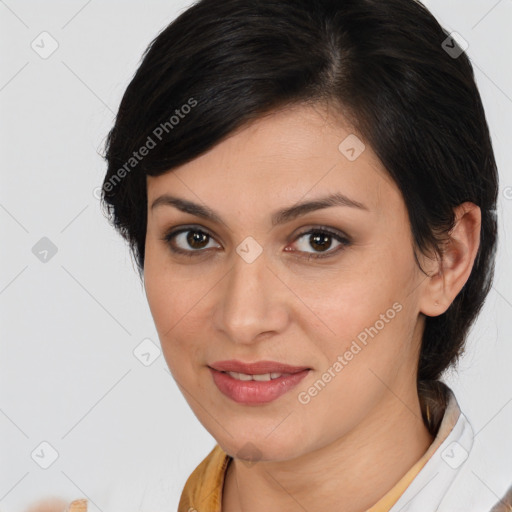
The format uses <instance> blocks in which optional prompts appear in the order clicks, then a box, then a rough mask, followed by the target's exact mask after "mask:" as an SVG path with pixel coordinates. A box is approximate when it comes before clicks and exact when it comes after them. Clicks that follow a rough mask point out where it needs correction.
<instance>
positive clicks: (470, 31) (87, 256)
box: [0, 0, 512, 512]
mask: <svg viewBox="0 0 512 512" xmlns="http://www.w3.org/2000/svg"><path fill="white" fill-rule="evenodd" d="M187 5H189V3H188V2H181V1H177V0H167V1H163V0H158V1H152V2H150V3H149V2H142V1H139V2H134V1H131V2H128V1H126V0H125V1H123V2H122V1H120V0H106V1H105V0H104V1H102V2H100V1H99V0H89V1H77V0H73V1H69V0H67V1H63V0H62V1H60V2H59V1H56V0H47V1H45V2H37V1H35V0H30V1H29V0H26V1H22V0H5V1H3V0H0V38H1V39H0V44H1V48H2V60H1V64H0V109H1V110H0V119H1V121H0V130H1V133H0V141H1V142H0V148H1V160H0V169H1V174H0V227H1V232H0V235H1V238H0V244H1V247H2V249H1V250H0V257H1V266H0V311H1V313H0V315H1V316H0V322H1V323H0V327H1V338H0V339H1V354H0V379H1V381H0V448H1V452H0V511H1V512H17V511H22V510H24V509H25V508H26V507H27V506H28V505H29V504H30V503H32V502H33V501H35V500H36V499H38V498H42V497H45V496H52V495H53V496H60V497H63V498H65V499H68V500H71V499H76V498H80V497H87V498H88V499H89V500H90V508H89V510H91V511H93V512H96V511H97V510H100V511H105V512H106V511H109V512H110V511H113V510H119V511H121V510H124V512H129V511H131V510H144V511H148V512H149V511H153V512H155V511H157V510H169V511H171V510H176V508H177V504H178V500H179V496H180V493H181V490H182V488H183V485H184V484H185V480H186V478H187V477H188V476H189V474H190V473H191V472H192V470H193V469H194V468H195V467H196V466H197V464H198V463H199V462H200V461H201V460H202V459H203V458H204V457H205V456H206V454H207V453H208V452H209V451H210V450H211V448H212V447H213V446H214V444H215V440H214V439H213V438H212V437H211V436H210V435H209V434H208V433H207V432H206V430H205V429H204V428H203V427H202V426H201V425H200V424H199V422H198V421H197V419H196V418H195V416H194V415H193V414H192V412H191V411H190V409H189V407H188V404H187V403H186V402H185V399H184V398H183V397H182V395H181V393H180V391H179V389H178V388H177V386H176V384H175V382H174V380H173V379H172V377H171V376H170V374H169V372H168V370H167V367H166V365H165V361H164V360H163V357H162V356H160V357H159V358H157V359H156V360H155V362H154V363H153V364H151V365H150V366H147V367H146V366H144V365H143V364H142V363H141V362H140V361H139V360H138V359H137V358H136V357H135V356H134V355H133V350H134V349H135V347H137V345H139V343H141V341H142V340H143V339H145V338H150V339H151V340H153V341H154V342H155V343H156V344H157V345H158V344H159V342H158V338H157V334H156V330H155V327H154V325H153V321H152V318H151V315H150V312H149V308H148V306H147V303H146V299H145V295H144V290H143V288H142V286H141V284H140V282H139V280H138V277H137V275H136V272H135V268H134V266H133V265H132V262H131V259H130V256H129V253H128V248H127V247H126V246H125V244H124V242H123V241H122V240H121V238H120V236H119V235H118V234H117V233H115V232H114V230H113V229H112V228H111V227H110V226H109V224H108V222H107V221H106V219H105V218H104V217H103V216H102V213H101V211H100V209H99V201H98V200H97V199H96V198H95V195H94V190H95V189H96V188H97V187H99V186H100V185H101V184H102V179H103V176H104V173H105V164H104V161H103V160H102V158H101V157H100V155H99V153H100V152H101V150H102V149H103V142H104V138H105V136H106V134H107V132H108V130H109V129H110V127H111V126H112V122H113V119H114V113H115V112H116V109H117V107H118V104H119V101H120V99H121V96H122V94H123V92H124V89H125V88H126V86H127V85H128V82H129V80H130V78H131V77H132V76H133V73H134V72H135V70H136V68H137V66H138V64H139V59H140V57H141V55H142V52H143V51H144V49H145V48H146V46H147V44H148V43H149V42H150V41H151V40H152V39H153V37H154V36H156V34H157V33H158V32H159V31H160V30H161V29H163V28H164V27H165V26H166V25H167V24H168V23H169V22H170V21H171V20H172V19H174V18H175V17H176V15H177V14H178V13H180V12H182V10H184V9H185V8H186V6H187ZM426 5H427V7H429V8H430V9H431V10H432V12H433V14H434V15H435V16H436V17H437V18H438V20H439V21H440V23H441V24H442V25H443V26H444V27H445V28H446V29H447V30H450V31H452V30H455V31H457V32H459V33H460V34H461V35H462V36H463V37H464V38H465V39H466V40H467V41H468V43H469V48H468V50H467V53H468V55H469V57H470V58H471V60H472V62H473V66H474V70H475V75H476V79H477V83H478V86H479V89H480V91H481V94H482V98H483V102H484V106H485V109H486V113H487V118H488V122H489V125H490V129H491V134H492V139H493V143H494V149H495V154H496V158H497V162H498V166H499V171H500V180H501V183H500V198H499V205H498V216H499V222H500V245H499V253H498V261H497V268H496V279H495V284H494V287H493V289H492V291H491V292H490V295H489V297H488V300H487V302H486V305H485V308H484V311H483V313H482V315H481V317H480V318H479V320H478V322H477V324H476V325H475V327H474V329H473V330H472V332H471V335H470V338H469V343H468V351H467V354H466V356H465V357H464V359H463V360H462V362H461V364H460V365H459V369H458V371H457V372H451V373H450V374H449V375H448V376H447V383H448V384H449V385H450V386H451V387H452V389H453V390H454V391H455V394H456V396H457V398H458V401H459V404H460V406H461V408H462V410H463V411H464V413H465V414H466V416H467V417H468V418H469V420H470V422H471V423H472V425H473V427H474V430H475V432H477V435H478V437H479V440H480V441H481V442H483V443H486V445H488V450H489V453H491V454H493V455H492V457H493V458H495V461H496V465H497V467H499V466H500V464H501V465H503V466H508V465H510V460H511V459H512V457H511V456H512V440H511V438H510V432H511V431H512V429H511V426H512V372H511V361H512V340H511V333H512V321H511V319H512V270H511V266H510V261H511V259H510V255H511V252H512V247H511V240H510V238H509V237H508V235H507V234H508V233H510V227H511V223H512V188H511V187H512V172H511V163H512V144H511V139H510V137H511V133H512V122H511V117H512V72H511V65H510V62H511V57H510V54H511V50H512V31H511V29H510V27H511V26H512V2H511V1H510V0H501V1H495V0H492V1H490V0H489V1H484V0H480V1H475V0H471V1H468V0H459V1H451V2H447V1H446V0H435V1H433V0H432V1H428V2H426ZM43 31H47V32H48V33H49V34H51V37H52V38H54V39H55V40H56V41H57V42H58V45H59V46H58V48H57V50H56V51H55V52H54V53H53V54H52V55H51V56H49V57H48V58H47V59H43V58H41V57H40V56H39V55H38V53H36V51H34V50H33V49H32V48H31V43H32V41H34V40H35V41H36V43H38V41H40V37H39V34H41V32H43ZM38 44H39V45H40V46H41V43H40V42H39V43H38ZM49 44H50V40H49V39H47V40H46V43H45V48H47V49H48V48H50V46H49ZM440 44H441V41H440ZM507 187H508V188H507ZM42 237H47V238H49V239H50V240H51V241H52V243H53V244H54V245H55V246H56V248H57V253H56V254H55V255H54V256H53V257H52V258H50V259H49V261H47V262H46V263H43V262H41V261H40V260H39V259H38V258H37V257H36V256H35V255H34V254H33V252H32V248H33V246H34V245H35V244H36V243H37V242H38V241H39V240H40V239H41V238H42ZM43 441H46V442H48V443H50V445H51V446H52V447H53V448H54V449H55V450H56V451H57V452H58V458H57V460H56V461H55V462H54V463H53V464H52V465H51V466H50V467H49V468H48V469H42V468H41V467H40V466H39V465H38V464H37V463H36V462H35V460H34V459H33V458H32V457H31V454H32V452H33V451H34V450H36V453H39V455H40V457H39V460H40V461H41V460H43V459H44V458H45V457H49V454H50V450H49V449H48V448H46V449H45V448H44V447H43V452H44V456H42V455H41V454H42V453H43V452H41V448H40V443H41V442H43ZM36 458H37V457H36ZM475 482H477V485H478V481H477V480H475ZM491 487H492V485H491ZM482 492H492V489H489V488H487V487H486V486H484V484H483V483H482Z"/></svg>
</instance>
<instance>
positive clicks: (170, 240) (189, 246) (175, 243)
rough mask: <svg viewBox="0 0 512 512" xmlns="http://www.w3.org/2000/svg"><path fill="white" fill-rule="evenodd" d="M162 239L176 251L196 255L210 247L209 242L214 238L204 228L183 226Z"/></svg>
mask: <svg viewBox="0 0 512 512" xmlns="http://www.w3.org/2000/svg"><path fill="white" fill-rule="evenodd" d="M162 240H164V241H165V242H166V243H167V244H168V245H169V247H170V248H171V251H173V252H175V253H178V254H184V255H187V256H196V255H199V254H200V253H202V252H204V250H205V249H208V248H210V247H209V246H208V244H209V242H211V241H213V238H212V237H211V235H210V234H208V233H206V232H205V231H203V230H202V229H198V228H182V229H178V230H175V231H171V232H170V233H167V234H166V235H165V236H164V237H163V238H162Z"/></svg>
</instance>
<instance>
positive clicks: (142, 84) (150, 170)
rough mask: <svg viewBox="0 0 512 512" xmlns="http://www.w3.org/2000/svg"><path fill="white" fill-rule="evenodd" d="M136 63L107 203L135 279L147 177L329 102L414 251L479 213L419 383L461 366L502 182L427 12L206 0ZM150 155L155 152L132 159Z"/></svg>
mask: <svg viewBox="0 0 512 512" xmlns="http://www.w3.org/2000/svg"><path fill="white" fill-rule="evenodd" d="M450 49H451V50H450ZM454 52H455V53H454ZM141 60H142V62H141V64H140V67H139V68H138V69H137V71H136V73H135V75H134V76H133V78H132V80H131V82H130V84H129V85H128V87H127V89H126V92H125V93H124V96H123V98H122V101H121V103H120V107H119V111H118V114H117V117H116V120H115V124H114V126H113V128H112V130H111V131H110V133H109V134H108V137H107V140H106V144H105V158H106V161H107V163H108V170H107V174H106V177H105V180H104V183H103V190H102V203H103V205H104V206H106V208H107V210H108V214H109V219H110V221H111V222H112V223H113V225H114V226H115V228H116V229H117V230H118V231H119V232H120V233H121V234H122V236H123V237H124V238H125V239H126V240H127V241H128V242H129V245H130V248H131V251H132V255H133V256H134V257H135V260H136V262H137V266H138V269H139V273H140V275H141V277H142V275H143V267H144V244H145V234H146V223H147V212H146V208H147V191H146V174H147V175H151V176H157V175H160V174H163V173H165V172H168V171H170V170H172V169H173V168H175V167H177V166H179V165H181V164H184V163H186V162H188V161H190V160H192V159H194V158H196V157H198V156H199V155H201V154H202V153H204V152H205V151H207V150H208V149H210V148H212V147H213V146H214V145H216V144H218V143H219V142H220V141H222V140H223V139H224V138H225V137H226V136H228V135H229V134H231V133H232V132H233V131H234V130H235V129H237V128H239V127H241V126H243V125H244V124H245V123H247V122H248V121H250V120H253V119H257V118H259V117H261V116H262V115H263V114H265V113H268V112H271V111H272V110H274V109H277V108H280V107H284V106H287V105H292V104H297V103H307V104H315V103H318V102H324V101H325V102H329V103H332V104H333V105H337V106H338V107H340V108H341V110H340V111H342V112H343V113H344V115H345V116H346V117H347V119H348V120H349V121H350V122H351V124H352V126H353V127H354V130H355V132H357V133H358V134H360V136H361V138H362V139H363V140H364V141H365V142H367V143H368V144H369V145H370V146H371V147H372V149H373V150H374V152H375V153H376V155H377V156H378V157H379V159H380V160H381V162H382V163H383V165H384V167H385V168H386V170H387V172H388V173H389V175H390V176H391V178H392V179H393V180H394V181H395V182H396V184H397V185H398V187H399V188H400V190H401V192H402V194H403V198H404V201H405V204H406V207H407V210H408V214H409V219H410V223H411V230H412V234H413V238H414V243H415V246H416V247H417V248H418V249H419V250H421V251H427V250H428V249H429V248H434V250H435V252H436V253H437V254H438V255H441V252H440V251H441V245H440V244H441V241H442V239H443V236H445V235H446V234H448V233H449V231H450V230H451V229H452V227H453V225H454V211H453V209H454V207H456V206H458V205H459V204H461V203H463V202H465V201H471V202H473V203H475V204H476V205H478V206H479V207H480V208H481V212H482V226H481V232H480V238H481V239H480V246H479V249H478V253H477V256H476V260H475V262H474V266H473V269H472V272H471V275H470V277H469V279H468V281H467V282H466V283H465V285H464V287H463V288H462V290H461V291H460V293H459V294H458V295H457V297H456V298H455V299H454V301H453V302H452V304H451V305H450V307H449V308H448V310H447V311H446V312H445V313H444V314H441V315H439V316H436V317H427V318H426V325H425V331H424V333H423V338H422V347H421V354H420V359H419V366H418V381H431V380H436V379H438V378H439V377H440V375H441V374H442V372H443V371H444V370H445V369H446V368H447V367H448V366H449V365H450V364H453V363H455V362H456V360H457V359H458V357H459V356H460V355H461V354H462V352H463V349H464V344H465V339H466V337H467V333H468V331H469V328H470V326H471V325H472V323H473V322H474V320H475V318H476V316H477V315H478V313H479V311H480V309H481V307H482V305H483V303H484V300H485V297H486V296H487V294H488V292H489V290H490V287H491V285H492V280H493V275H494V259H495V251H496V243H497V219H496V214H495V211H496V201H497V194H498V175H497V169H496V162H495V159H494V154H493V149H492V145H491V140H490V135H489V129H488V126H487V122H486V118H485V113H484V109H483V105H482V101H481V98H480V95H479V92H478V89H477V86H476V83H475V79H474V75H473V69H472V66H471V63H470V61H469V58H468V57H467V55H466V53H465V52H463V51H462V48H461V47H460V45H459V42H458V41H457V40H456V39H454V38H451V36H450V34H449V33H448V32H447V31H445V30H444V29H443V28H442V27H441V26H440V24H439V23H438V22H437V21H436V19H435V18H434V17H433V16H432V14H431V13H430V12H429V11H428V10H427V9H426V8H425V6H423V5H422V4H421V3H420V2H418V1H415V0H279V1H276V0H200V1H198V2H197V3H195V4H194V5H192V6H191V7H190V8H189V9H187V10H186V11H184V12H183V13H181V14H180V15H179V16H178V17H177V18H176V19H175V20H174V21H173V22H172V23H171V24H170V25H169V26H167V28H165V29H164V30H163V31H162V32H161V33H160V34H158V36H157V37H156V38H155V39H154V40H153V41H152V42H151V43H150V45H149V46H148V48H147V50H146V52H145V53H144V55H143V58H142V59H141ZM150 141H152V143H153V144H151V142H150ZM144 146H146V147H149V146H152V148H151V149H150V150H149V151H146V152H145V153H147V154H146V156H143V157H141V156H140V155H138V156H139V157H140V158H135V157H134V156H133V155H134V152H138V151H139V148H142V147H144ZM131 159H133V160H131ZM128 162H130V164H129V165H127V163H128ZM131 164H133V165H131ZM122 169H124V172H122V171H121V170H122ZM205 172H207V171H206V170H205ZM120 174H121V175H122V179H119V178H120ZM116 177H117V179H116ZM415 255H416V253H415Z"/></svg>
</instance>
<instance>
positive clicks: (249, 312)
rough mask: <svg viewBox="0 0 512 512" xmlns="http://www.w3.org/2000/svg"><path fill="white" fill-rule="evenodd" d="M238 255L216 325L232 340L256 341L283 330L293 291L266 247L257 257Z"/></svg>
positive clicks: (224, 288)
mask: <svg viewBox="0 0 512 512" xmlns="http://www.w3.org/2000/svg"><path fill="white" fill-rule="evenodd" d="M249 261H250V260H248V261H246V260H245V259H244V258H243V257H240V256H238V255H236V257H235V258H234V264H233V267H232V268H231V270H230V271H229V272H228V274H227V276H226V277H225V279H224V285H223V286H222V287H220V288H219V289H218V290H217V291H218V293H219V296H218V301H217V307H216V311H215V314H214V323H215V327H216V328H217V329H218V330H219V331H221V332H223V333H224V334H225V335H226V336H227V337H228V338H229V339H230V340H231V341H233V342H235V343H240V344H251V343H255V342H257V341H258V340H261V338H265V337H268V336H270V335H271V334H273V335H276V334H279V333H281V332H283V331H284V330H285V329H286V327H287V325H288V323H289V321H290V318H289V316H290V315H289V312H290V309H289V307H288V301H289V300H290V296H291V295H293V294H291V292H290V291H289V290H288V288H287V287H286V286H285V284H284V283H283V282H282V281H281V280H280V279H279V277H278V276H277V275H276V272H275V270H273V269H272V268H271V267H270V266H269V261H268V258H267V257H266V254H265V252H264V251H263V252H262V253H261V254H260V255H259V256H258V257H257V258H256V259H255V260H254V261H252V262H249Z"/></svg>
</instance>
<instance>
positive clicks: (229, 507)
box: [103, 0, 512, 512]
mask: <svg viewBox="0 0 512 512" xmlns="http://www.w3.org/2000/svg"><path fill="white" fill-rule="evenodd" d="M105 156H106V160H107V163H108V171H107V175H106V177H105V180H104V184H103V201H104V204H105V205H106V206H107V208H108V213H109V214H110V219H111V221H112V223H113V225H114V226H115V227H116V228H117V229H118V230H119V232H120V233H121V234H122V235H123V236H124V237H125V239H126V240H127V241H128V242H129V244H130V247H131V249H132V254H133V255H134V257H135V260H136V263H137V265H138V270H139V272H140V276H141V277H143V278H144V285H145V290H146V295H147V298H148V303H149V306H150V309H151V313H152V315H153V318H154V321H155V325H156V328H157V331H158V333H159V337H160V342H161V345H162V349H163V352H164V355H165V359H166V362H167V364H168V366H169V369H170V370H171V372H172V374H173V376H174V378H175V380H176V382H177V384H178V386H179V387H180V389H181V391H182V392H183V394H184V396H185V398H186V400H187V401H188V403H189V405H190V407H191V408H192V410H193V411H194V413H195V414H196V416H197V417H198V419H199V421H200V422H201V423H202V424H203V425H204V427H205V428H206V429H207V430H208V432H209V433H210V434H211V435H212V436H213V437H214V438H215V439H216V441H217V444H216V446H215V447H214V449H213V450H212V451H211V453H210V454H208V455H207V456H206V458H205V459H204V461H203V462H202V463H201V464H200V465H199V466H198V467H197V468H196V470H195V471H194V472H193V474H192V475H190V477H189V479H188V481H187V483H186V486H185V488H184V489H183V492H182V495H181V500H180V504H179V511H180V512H186V511H192V510H197V511H201V512H202V511H212V512H213V511H222V512H233V511H244V512H252V511H261V510H284V511H295V510H310V511H312V510H319V509H331V510H343V511H344V512H360V511H365V510H369V511H372V512H377V511H379V512H383V511H393V512H398V510H400V511H405V510H407V511H413V510H421V511H423V512H427V511H434V510H438V511H446V512H448V511H449V512H454V511H456V510H460V511H462V510H464V511H465V512H469V511H475V512H476V511H484V510H485V511H488V510H490V509H491V508H492V507H493V506H494V505H495V504H496V502H499V499H498V498H499V497H500V496H503V495H504V493H505V491H506V489H507V487H508V485H509V484H510V482H512V472H511V473H509V474H507V475H501V474H500V475H492V474H486V475H485V481H486V482H487V483H488V485H489V486H490V487H491V488H492V491H493V492H489V491H488V489H485V488H484V487H483V485H482V483H481V482H479V481H478V479H475V475H477V476H480V475H481V473H479V471H481V469H480V467H479V466H478V464H477V462H476V461H478V460H479V459H478V457H479V456H478V450H480V449H481V447H479V445H478V443H474V442H473V436H474V433H473V430H472V428H471V425H470V424H469V422H468V421H467V419H466V417H465V416H464V415H463V414H462V412H461V411H460V409H459V406H458V403H457V400H456V399H455V396H454V395H453V393H452V391H451V390H450V389H449V388H448V386H446V384H444V383H443V382H441V381H440V380H439V379H440V377H441V375H442V374H443V372H444V371H445V370H446V369H447V368H449V367H450V366H451V365H453V364H454V363H456V361H457V359H458V357H459V356H460V355H461V354H462V352H463V348H464V342H465V339H466V337H467V333H468V330H469V328H470V326H471V325H472V323H473V322H474V320H475V319H476V317H477V314H478V312H479V311H480V309H481V307H482V305H483V302H484V300H485V297H486V295H487V293H488V291H489V289H490V286H491V283H492V278H493V270H494V256H495V250H496V237H497V220H496V215H495V210H496V199H497V190H498V177H497V170H496V164H495V159H494V155H493V150H492V146H491V141H490V137H489V131H488V127H487V123H486V119H485V114H484V111H483V107H482V103H481V99H480V95H479V93H478V90H477V87H476V85H475V82H474V77H473V72H472V67H471V64H470V62H469V59H468V58H467V56H466V55H465V53H464V52H463V47H462V46H461V44H460V40H457V38H456V37H455V36H451V35H450V34H448V33H447V32H445V31H444V30H443V29H442V27H441V26H440V25H439V23H438V22H437V21H436V20H435V19H434V18H433V16H432V15H431V14H430V13H429V12H428V11H427V10H426V9H425V7H424V6H423V5H422V4H420V3H419V2H416V1H414V0H347V1H341V0H315V1H312V0H293V1H292V0H285V1H280V2H275V1H273V0H251V1H249V0H222V1H219V0H201V1H199V2H198V3H196V4H195V5H193V6H192V7H190V8H189V9H188V10H186V11H185V12H183V13H182V14H181V15H180V16H179V17H178V18H177V19H176V20H175V21H173V22H172V23H171V24H170V25H169V26H168V27H167V28H166V29H165V30H164V31H162V32H161V33H160V34H159V35H158V36H157V37H156V38H155V40H154V41H153V42H152V43H151V45H150V46H149V48H148V50H147V52H146V54H145V55H144V59H143V61H142V63H141V65H140V67H139V69H138V70H137V72H136V74H135V76H134V77H133V79H132V81H131V83H130V84H129V86H128V88H127V90H126V92H125V94H124V97H123V99H122V102H121V105H120V108H119V112H118V114H117V118H116V121H115V125H114V127H113V128H112V130H111V132H110V134H109V137H108V140H107V145H106V155H105ZM496 506H497V507H502V508H503V507H506V505H505V497H504V498H503V500H502V501H501V503H498V504H496ZM504 510H506V508H504Z"/></svg>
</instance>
